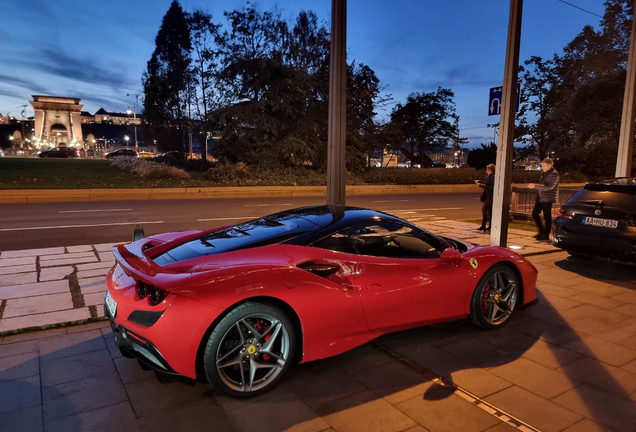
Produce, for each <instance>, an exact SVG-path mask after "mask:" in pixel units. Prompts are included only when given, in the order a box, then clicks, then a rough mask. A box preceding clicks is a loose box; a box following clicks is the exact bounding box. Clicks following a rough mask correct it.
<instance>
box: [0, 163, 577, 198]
mask: <svg viewBox="0 0 636 432" xmlns="http://www.w3.org/2000/svg"><path fill="white" fill-rule="evenodd" d="M169 172H170V171H169V170H168V171H166V173H168V174H166V173H163V174H162V176H161V178H157V177H155V178H151V177H150V176H146V178H144V177H142V176H140V175H135V174H133V173H132V172H131V171H130V170H123V169H119V168H117V167H115V166H113V165H111V163H110V161H108V160H104V159H38V158H0V189H101V188H104V189H113V188H116V189H126V188H172V187H217V186H235V187H236V186H324V185H326V177H327V176H326V174H325V173H322V172H319V171H315V170H312V169H308V168H304V167H296V168H283V169H278V170H274V169H263V168H256V167H245V166H244V165H242V164H236V165H217V166H215V167H213V168H212V169H210V170H208V171H207V172H205V171H204V172H201V171H196V170H192V171H189V172H188V174H189V177H190V178H184V176H178V175H174V176H172V177H170V175H169ZM539 176H540V173H539V172H536V171H513V173H512V181H513V183H527V182H537V181H538V180H539ZM186 177H187V176H186ZM484 177H485V172H484V171H477V170H475V169H473V168H462V169H445V168H432V169H418V168H412V169H410V168H369V169H366V170H365V171H363V172H360V173H356V174H352V173H348V174H347V184H349V185H434V184H473V182H474V180H478V179H482V180H483V178H484ZM583 181H585V179H584V178H581V176H572V175H570V176H568V175H564V176H562V178H561V182H562V183H568V182H583ZM475 190H477V189H475Z"/></svg>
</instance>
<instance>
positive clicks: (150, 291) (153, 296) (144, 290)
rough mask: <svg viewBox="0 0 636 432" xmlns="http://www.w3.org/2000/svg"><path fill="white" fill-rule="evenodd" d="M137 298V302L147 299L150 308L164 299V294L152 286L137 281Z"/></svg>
mask: <svg viewBox="0 0 636 432" xmlns="http://www.w3.org/2000/svg"><path fill="white" fill-rule="evenodd" d="M137 297H138V298H139V300H143V299H144V298H146V297H148V303H149V304H150V306H157V305H158V304H159V303H161V302H162V301H163V299H165V298H166V294H165V292H164V291H162V290H160V289H159V288H157V287H156V286H154V285H150V284H147V283H145V282H142V281H139V282H137Z"/></svg>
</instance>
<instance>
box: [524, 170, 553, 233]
mask: <svg viewBox="0 0 636 432" xmlns="http://www.w3.org/2000/svg"><path fill="white" fill-rule="evenodd" d="M553 165H554V162H553V161H552V159H550V158H545V159H543V160H542V161H541V170H542V171H543V173H542V174H541V180H539V183H538V184H534V183H530V184H528V187H529V188H530V189H536V190H538V191H539V196H538V197H537V201H536V202H535V204H534V209H533V210H532V217H533V218H534V222H535V223H536V224H537V228H538V230H539V234H537V235H536V239H537V240H550V230H551V228H552V204H553V203H556V202H557V199H558V197H559V173H558V172H557V170H555V169H554V166H553ZM541 213H543V218H544V219H545V226H544V225H543V223H542V221H541V216H540V215H541Z"/></svg>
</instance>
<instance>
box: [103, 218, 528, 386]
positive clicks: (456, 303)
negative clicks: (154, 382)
mask: <svg viewBox="0 0 636 432" xmlns="http://www.w3.org/2000/svg"><path fill="white" fill-rule="evenodd" d="M113 253H114V255H115V259H116V264H115V266H114V267H113V268H112V269H111V270H110V272H109V273H108V275H107V277H106V285H107V289H108V290H107V292H106V298H105V303H104V313H105V314H106V317H108V319H109V320H110V323H111V327H112V329H113V334H114V338H115V344H116V346H118V347H119V348H120V350H121V353H122V355H123V356H125V357H128V358H134V359H137V360H138V361H140V362H141V364H142V366H143V367H144V368H146V369H148V368H153V369H155V370H157V371H159V372H160V375H159V376H161V374H172V375H178V376H179V375H180V376H182V377H183V376H185V377H187V378H190V379H191V380H195V379H197V378H200V379H202V380H204V381H207V382H209V383H211V384H212V385H213V386H214V387H215V388H216V389H217V390H219V391H220V392H223V393H225V394H227V395H230V396H232V397H237V398H245V397H251V396H256V395H258V394H260V393H263V392H265V391H267V390H269V389H271V388H272V387H274V386H275V385H276V384H277V383H278V382H279V381H280V379H281V377H282V376H283V375H284V373H285V372H286V371H287V370H288V369H289V368H290V367H291V366H292V365H293V364H294V363H295V362H301V363H304V362H309V361H313V360H318V359H322V358H326V357H331V356H334V355H337V354H340V353H343V352H345V351H348V350H350V349H353V348H355V347H357V346H359V345H362V344H364V343H366V342H368V341H370V340H372V339H375V338H376V337H378V336H380V335H382V334H385V333H390V332H393V331H396V330H405V329H408V328H414V327H419V326H422V325H427V324H431V323H439V322H443V321H452V320H457V319H461V318H467V317H470V319H471V320H472V322H473V323H474V324H475V325H477V326H480V327H482V328H485V329H495V328H499V327H501V326H502V325H504V324H506V322H508V319H509V318H510V316H511V314H512V313H513V312H514V311H515V310H516V309H517V307H519V306H521V305H524V304H528V303H529V302H531V301H533V300H534V299H535V298H536V294H535V283H536V280H537V269H536V268H535V267H534V266H533V265H532V264H531V263H530V262H529V261H528V260H526V259H525V258H524V257H523V256H521V255H519V254H517V253H515V252H514V251H512V250H508V249H505V248H501V247H495V246H478V245H474V244H470V243H467V242H463V241H460V240H456V239H453V238H448V237H440V236H436V235H434V234H432V233H430V232H428V231H425V230H423V229H422V228H420V227H418V226H416V225H413V224H411V223H409V222H407V221H405V220H403V219H400V218H397V217H395V216H391V215H389V214H386V213H382V212H378V211H374V210H367V209H363V208H355V207H347V208H340V207H338V206H313V207H305V208H300V209H293V210H288V211H284V212H280V213H276V214H272V215H269V216H264V217H262V218H259V219H255V220H252V221H249V222H245V223H241V224H239V225H235V226H229V227H221V228H216V229H212V230H208V231H198V230H191V231H181V232H173V233H166V234H161V235H155V236H152V237H148V238H143V237H142V238H141V239H137V240H136V241H133V242H132V243H129V244H126V245H121V246H116V247H114V248H113Z"/></svg>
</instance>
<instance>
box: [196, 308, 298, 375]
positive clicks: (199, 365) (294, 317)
mask: <svg viewBox="0 0 636 432" xmlns="http://www.w3.org/2000/svg"><path fill="white" fill-rule="evenodd" d="M247 302H252V303H263V304H270V305H272V306H276V307H277V308H279V309H280V310H282V311H283V312H284V313H285V315H287V317H288V318H289V319H290V320H291V321H292V323H293V325H294V330H296V339H297V340H296V342H297V343H296V352H295V353H294V361H296V362H298V361H300V360H301V359H302V355H303V342H304V337H303V328H302V324H301V321H300V317H299V316H298V314H297V313H296V311H295V310H294V308H293V307H291V305H290V304H289V303H287V302H285V301H283V300H281V299H279V298H276V297H269V296H256V297H249V298H245V299H242V300H240V301H238V302H236V303H234V304H232V305H230V306H228V307H227V308H226V309H225V310H224V311H223V313H221V314H219V316H218V317H216V319H215V320H214V321H213V322H212V323H211V324H210V326H209V327H208V329H207V330H206V332H205V333H204V335H203V337H202V338H201V341H200V342H199V348H198V349H197V356H196V374H197V380H200V381H203V382H207V379H206V377H205V370H204V354H205V348H206V346H207V342H208V339H209V338H210V335H211V334H212V332H213V331H214V328H215V327H216V326H217V325H218V324H219V322H220V321H221V320H222V319H223V318H224V317H225V316H226V315H227V314H228V313H229V312H230V311H232V310H233V309H235V308H236V307H237V306H240V305H242V304H243V303H247Z"/></svg>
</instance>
